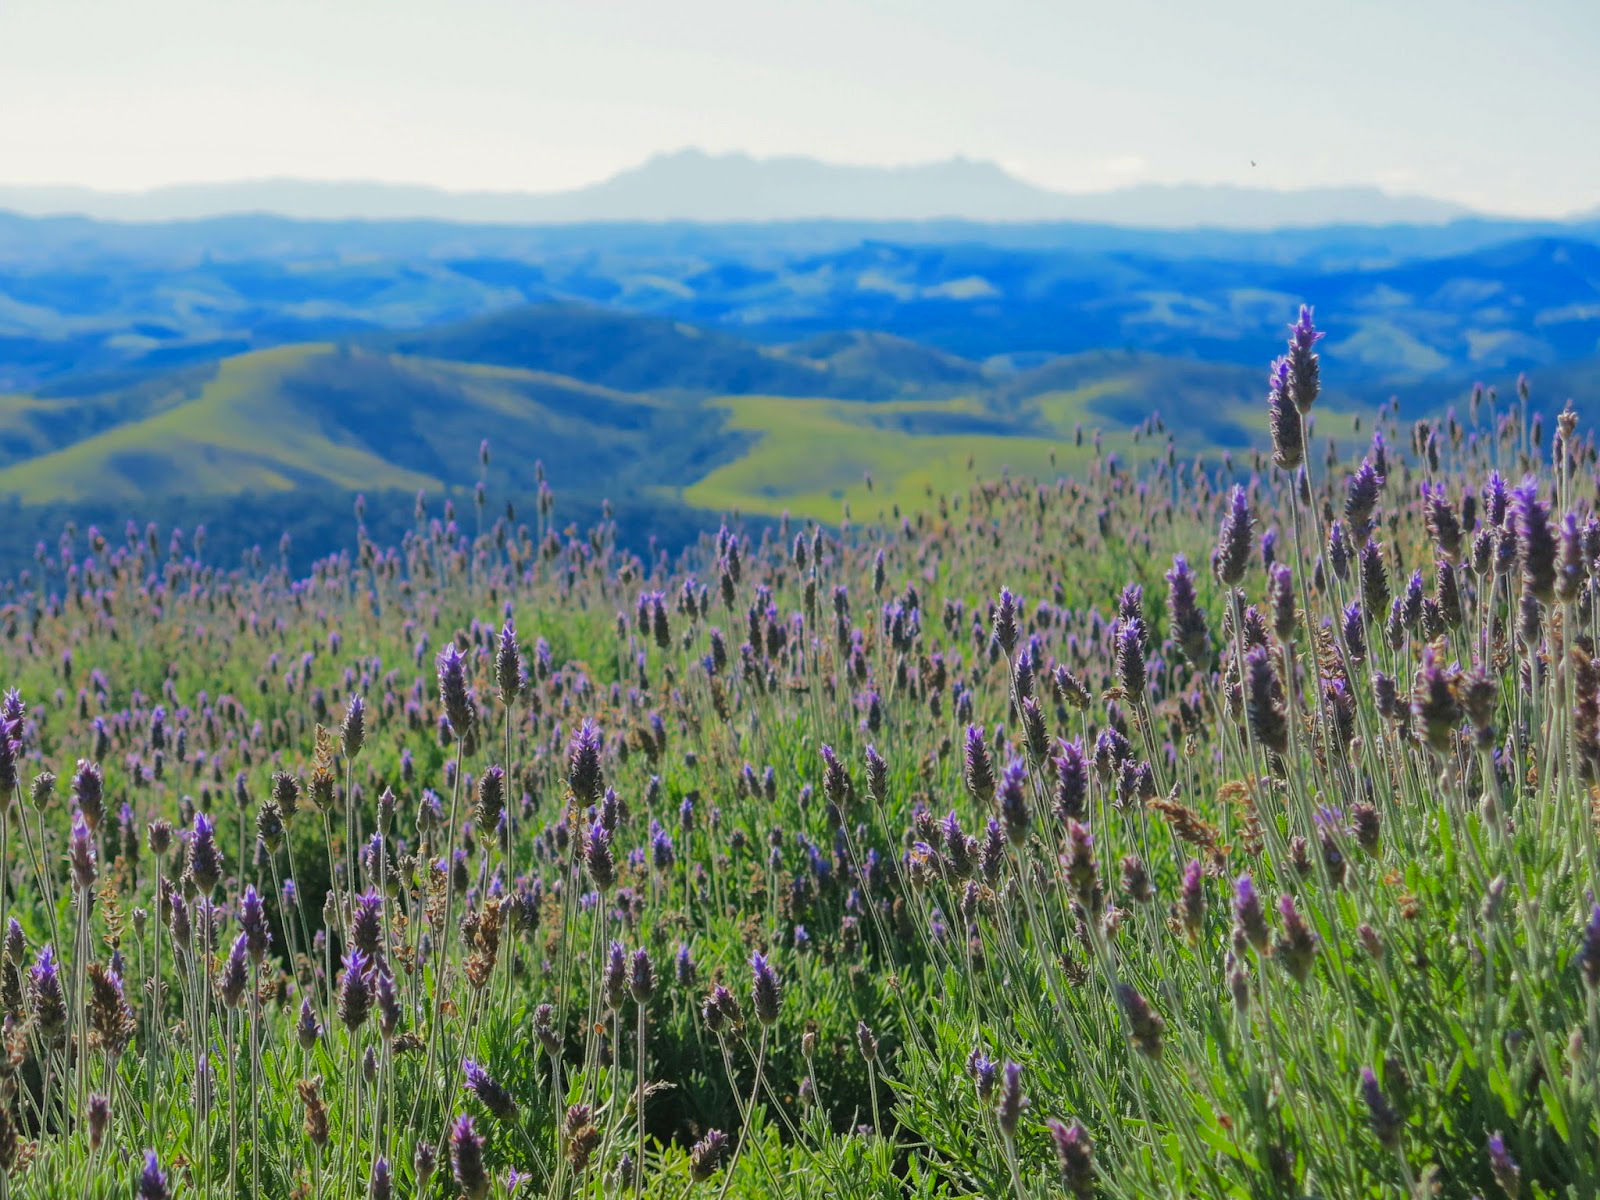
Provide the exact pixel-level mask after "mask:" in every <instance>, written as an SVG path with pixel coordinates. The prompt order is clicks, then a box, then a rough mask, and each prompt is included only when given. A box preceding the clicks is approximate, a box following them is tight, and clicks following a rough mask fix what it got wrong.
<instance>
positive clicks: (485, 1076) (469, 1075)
mask: <svg viewBox="0 0 1600 1200" xmlns="http://www.w3.org/2000/svg"><path fill="white" fill-rule="evenodd" d="M461 1070H462V1073H463V1074H464V1075H465V1077H466V1089H467V1091H469V1092H471V1093H472V1094H473V1095H474V1096H476V1097H477V1098H478V1100H479V1102H480V1103H481V1104H482V1105H483V1106H484V1107H485V1108H486V1109H488V1110H489V1111H490V1112H491V1113H493V1114H494V1115H495V1116H496V1117H498V1118H499V1119H500V1120H502V1121H506V1122H512V1121H515V1120H516V1119H517V1102H516V1101H515V1100H513V1099H512V1098H511V1093H510V1092H508V1091H507V1090H506V1089H505V1088H503V1087H502V1086H501V1085H500V1084H498V1083H496V1082H495V1081H494V1080H493V1079H491V1078H490V1077H489V1073H488V1072H487V1071H485V1070H484V1069H483V1068H482V1067H481V1066H479V1065H478V1064H477V1063H475V1062H473V1061H472V1060H471V1059H470V1058H464V1059H462V1060H461Z"/></svg>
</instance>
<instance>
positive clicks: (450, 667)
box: [434, 642, 478, 738]
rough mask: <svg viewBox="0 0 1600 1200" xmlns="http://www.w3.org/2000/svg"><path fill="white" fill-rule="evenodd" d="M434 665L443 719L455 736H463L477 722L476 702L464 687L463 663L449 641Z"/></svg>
mask: <svg viewBox="0 0 1600 1200" xmlns="http://www.w3.org/2000/svg"><path fill="white" fill-rule="evenodd" d="M434 665H435V667H436V668H437V671H438V675H439V703H440V704H441V705H443V707H444V715H445V719H446V720H447V721H449V722H450V729H451V732H453V733H454V734H455V736H456V737H458V738H463V737H466V736H467V733H468V731H469V730H471V728H472V725H473V722H475V721H476V720H477V719H478V704H477V701H476V700H475V699H474V698H473V695H472V692H471V690H470V689H469V688H468V687H467V664H466V660H464V659H463V658H462V657H461V651H459V650H457V649H456V644H455V643H454V642H451V643H450V644H449V645H448V646H446V647H445V648H444V649H443V650H441V651H440V652H439V656H438V658H437V659H436V660H435V661H434Z"/></svg>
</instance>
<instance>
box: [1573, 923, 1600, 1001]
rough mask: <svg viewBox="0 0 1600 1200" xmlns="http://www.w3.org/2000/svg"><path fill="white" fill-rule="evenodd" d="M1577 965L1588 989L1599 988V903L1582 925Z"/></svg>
mask: <svg viewBox="0 0 1600 1200" xmlns="http://www.w3.org/2000/svg"><path fill="white" fill-rule="evenodd" d="M1578 967H1579V969H1580V970H1581V971H1582V972H1583V982H1584V983H1585V984H1587V985H1588V986H1589V988H1590V990H1594V989H1596V988H1600V904H1596V905H1595V906H1594V907H1593V908H1592V909H1591V910H1590V912H1589V923H1588V924H1587V925H1585V926H1584V927H1583V943H1582V945H1581V946H1580V947H1579V950H1578Z"/></svg>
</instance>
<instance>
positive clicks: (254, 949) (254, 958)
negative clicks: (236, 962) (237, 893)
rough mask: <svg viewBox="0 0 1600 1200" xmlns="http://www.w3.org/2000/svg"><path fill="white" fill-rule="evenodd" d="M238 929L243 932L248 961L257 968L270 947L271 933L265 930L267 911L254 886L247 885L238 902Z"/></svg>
mask: <svg viewBox="0 0 1600 1200" xmlns="http://www.w3.org/2000/svg"><path fill="white" fill-rule="evenodd" d="M239 928H240V929H242V930H243V931H244V938H245V944H246V946H247V947H248V948H249V951H250V961H251V962H253V963H255V964H256V965H257V966H259V965H260V964H261V960H262V959H264V958H265V957H266V956H267V950H268V948H269V947H271V945H272V932H271V930H269V929H268V928H267V909H266V905H264V904H263V903H262V902H261V895H260V893H258V892H257V891H256V889H255V885H254V884H247V885H246V886H245V889H244V895H243V896H242V897H241V898H240V900H239Z"/></svg>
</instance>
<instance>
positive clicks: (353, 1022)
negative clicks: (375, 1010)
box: [339, 949, 372, 1031]
mask: <svg viewBox="0 0 1600 1200" xmlns="http://www.w3.org/2000/svg"><path fill="white" fill-rule="evenodd" d="M369 965H370V964H369V962H368V960H367V957H366V955H364V954H362V953H361V951H359V950H355V949H352V950H351V951H350V953H349V955H348V956H347V957H346V958H345V967H344V975H343V976H342V977H341V979H340V983H339V1019H340V1020H341V1021H343V1022H344V1025H345V1028H346V1029H349V1030H352V1031H354V1030H356V1029H359V1028H360V1027H361V1026H362V1025H363V1024H365V1023H366V1019H367V1014H368V1013H369V1012H371V1011H372V988H371V985H370V984H369V983H368V981H367V968H368V966H369Z"/></svg>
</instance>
